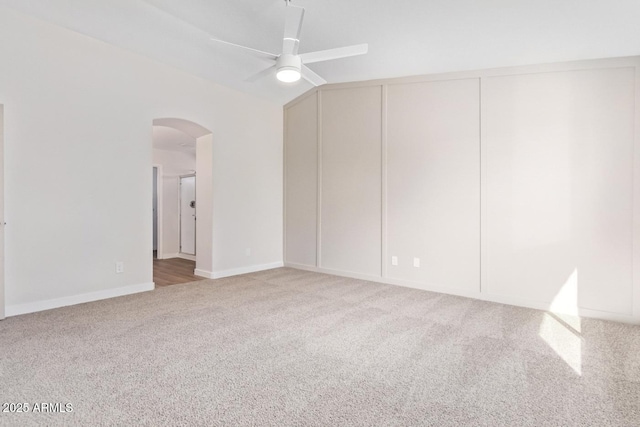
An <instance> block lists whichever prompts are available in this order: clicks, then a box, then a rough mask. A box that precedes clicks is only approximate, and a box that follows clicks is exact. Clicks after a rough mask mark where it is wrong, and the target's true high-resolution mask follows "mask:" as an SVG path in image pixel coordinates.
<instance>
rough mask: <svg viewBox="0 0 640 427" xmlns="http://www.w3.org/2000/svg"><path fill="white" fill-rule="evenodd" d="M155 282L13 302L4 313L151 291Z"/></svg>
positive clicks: (18, 313)
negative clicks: (33, 300)
mask: <svg viewBox="0 0 640 427" xmlns="http://www.w3.org/2000/svg"><path fill="white" fill-rule="evenodd" d="M154 289H155V284H154V283H153V282H151V283H140V284H137V285H131V286H123V287H120V288H114V289H105V290H102V291H96V292H89V293H86V294H80V295H72V296H69V297H62V298H55V299H50V300H44V301H35V302H28V303H25V304H15V305H9V306H7V307H6V313H5V315H6V316H7V317H10V316H18V315H20V314H27V313H35V312H37V311H44V310H51V309H52V308H59V307H66V306H68V305H76V304H82V303H85V302H91V301H99V300H102V299H108V298H114V297H120V296H123V295H130V294H137V293H138V292H146V291H152V290H154Z"/></svg>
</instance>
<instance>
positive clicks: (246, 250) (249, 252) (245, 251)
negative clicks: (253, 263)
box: [244, 248, 251, 256]
mask: <svg viewBox="0 0 640 427" xmlns="http://www.w3.org/2000/svg"><path fill="white" fill-rule="evenodd" d="M244 254H245V255H246V256H251V248H247V249H245V250H244Z"/></svg>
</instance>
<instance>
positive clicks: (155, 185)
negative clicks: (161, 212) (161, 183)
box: [151, 167, 158, 251]
mask: <svg viewBox="0 0 640 427" xmlns="http://www.w3.org/2000/svg"><path fill="white" fill-rule="evenodd" d="M151 211H152V213H153V250H154V251H157V250H158V168H156V167H154V168H153V205H152V207H151Z"/></svg>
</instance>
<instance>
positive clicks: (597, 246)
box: [482, 68, 635, 314]
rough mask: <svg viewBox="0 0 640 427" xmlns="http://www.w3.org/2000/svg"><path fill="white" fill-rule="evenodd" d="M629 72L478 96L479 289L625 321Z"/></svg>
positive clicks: (539, 79)
mask: <svg viewBox="0 0 640 427" xmlns="http://www.w3.org/2000/svg"><path fill="white" fill-rule="evenodd" d="M634 84H635V82H634V69H633V68H616V69H600V70H584V71H570V72H554V73H544V74H527V75H515V76H502V77H491V78H486V79H483V85H482V130H483V136H482V147H483V152H482V157H483V160H484V167H485V170H484V171H485V182H484V193H483V203H484V215H483V220H484V229H483V242H484V247H483V271H484V272H485V273H486V275H485V277H484V283H483V289H484V288H486V290H487V291H488V292H489V293H491V294H496V295H501V296H507V297H511V298H521V299H525V300H528V301H538V302H542V303H547V304H549V305H550V306H551V307H552V308H555V309H558V310H562V311H573V310H575V309H576V308H578V307H580V308H587V309H592V310H600V311H606V312H611V313H619V314H631V302H632V277H631V272H632V207H633V206H632V195H633V187H632V184H633V182H632V178H633V170H632V168H633V164H632V161H633V144H634V139H633V138H634V134H633V132H634V94H635V90H634Z"/></svg>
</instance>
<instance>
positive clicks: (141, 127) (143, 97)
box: [0, 8, 282, 314]
mask: <svg viewBox="0 0 640 427" xmlns="http://www.w3.org/2000/svg"><path fill="white" fill-rule="evenodd" d="M0 39H2V40H4V41H3V43H1V44H0V58H2V60H1V61H0V103H1V104H4V107H5V143H6V144H5V155H6V181H5V188H6V198H5V201H6V220H7V222H8V226H7V229H6V254H7V256H6V304H7V306H8V312H9V314H12V313H13V314H15V313H19V312H25V311H30V310H32V309H33V308H34V307H35V306H36V305H37V306H38V307H39V308H44V307H48V306H51V304H53V305H55V304H58V305H60V304H62V303H64V301H65V300H64V298H72V297H74V296H78V295H83V294H91V293H93V294H94V295H97V294H96V293H100V292H102V291H105V290H106V291H108V290H110V289H111V290H113V289H117V290H118V291H122V288H123V287H131V286H136V285H145V284H150V283H151V282H152V263H151V245H152V234H151V233H152V231H151V220H152V218H151V215H149V207H150V206H151V186H152V182H151V174H150V173H149V171H150V170H151V165H152V152H151V129H152V128H151V124H152V120H153V119H154V118H158V117H177V118H184V119H187V120H191V121H193V122H196V123H198V124H200V125H202V126H204V127H206V128H207V129H210V130H211V131H212V132H213V156H214V163H215V164H214V169H213V182H214V183H215V188H214V189H213V200H214V202H213V206H214V208H213V217H214V218H215V223H214V224H215V226H214V229H213V231H212V233H213V241H214V246H215V251H214V253H213V256H212V258H213V259H212V260H211V264H212V268H213V270H214V271H221V272H222V271H228V270H230V269H243V268H244V269H250V268H257V267H256V266H263V265H274V264H277V263H279V262H281V261H282V109H281V107H280V106H278V105H273V104H270V103H268V102H265V101H263V100H258V99H254V98H252V97H250V96H247V95H244V94H241V93H238V92H235V91H233V90H230V89H227V88H224V87H221V86H217V85H214V84H211V83H209V82H207V81H204V80H201V79H199V78H196V77H192V76H190V75H188V74H185V73H183V72H181V71H178V70H175V69H173V68H170V67H167V66H164V65H163V64H160V63H158V62H155V61H153V60H150V59H146V58H144V57H140V56H138V55H135V54H132V53H129V52H126V51H123V50H121V49H118V48H115V47H112V46H110V45H107V44H104V43H101V42H98V41H95V40H93V39H90V38H88V37H85V36H82V35H79V34H76V33H73V32H70V31H67V30H63V29H60V28H58V27H55V26H52V25H49V24H46V23H43V22H41V21H38V20H36V19H33V18H30V17H26V16H25V15H22V14H20V13H17V12H15V11H13V10H10V9H6V8H1V9H0ZM113 171H116V172H117V173H115V174H114V173H113ZM247 247H250V248H252V252H251V256H250V257H247V256H245V253H244V248H247ZM115 261H123V262H124V264H125V272H124V273H123V274H115V265H114V263H115ZM107 294H108V292H107ZM100 295H105V294H104V293H102V294H100ZM61 298H62V299H63V300H61ZM52 300H56V301H53V302H52V303H51V304H49V305H48V304H47V303H46V301H52ZM42 301H45V303H42V304H39V305H38V304H36V303H37V302H42ZM75 301H77V299H76V300H75Z"/></svg>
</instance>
